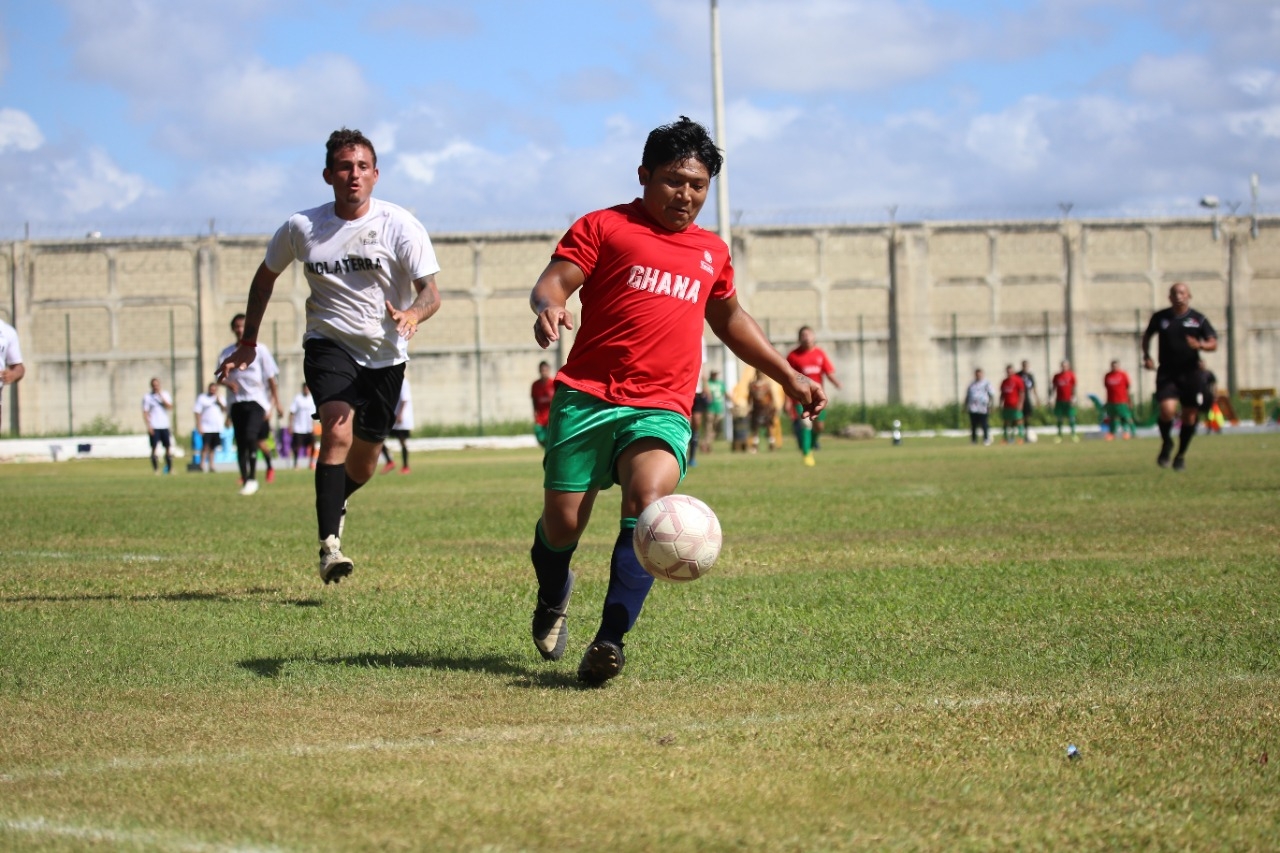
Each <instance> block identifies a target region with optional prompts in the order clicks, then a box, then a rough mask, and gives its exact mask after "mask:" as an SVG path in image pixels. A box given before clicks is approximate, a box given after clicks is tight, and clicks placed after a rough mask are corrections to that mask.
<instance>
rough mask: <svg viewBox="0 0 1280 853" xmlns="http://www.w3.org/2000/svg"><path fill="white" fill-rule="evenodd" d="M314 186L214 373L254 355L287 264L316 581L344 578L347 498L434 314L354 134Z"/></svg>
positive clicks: (425, 271) (347, 569) (380, 436)
mask: <svg viewBox="0 0 1280 853" xmlns="http://www.w3.org/2000/svg"><path fill="white" fill-rule="evenodd" d="M323 174H324V181H325V183H326V184H328V185H329V186H330V187H332V188H333V201H331V202H328V203H326V204H323V205H320V206H319V207H314V208H311V209H309V210H303V211H300V212H298V213H295V214H294V215H293V216H291V217H289V219H288V221H286V222H285V224H284V225H282V226H281V227H280V229H279V230H278V231H276V233H275V236H273V237H272V238H271V242H270V243H268V244H267V253H266V257H265V258H264V259H263V262H262V264H261V265H260V266H259V267H258V271H257V272H256V273H255V274H254V277H253V283H252V284H251V285H250V286H249V303H248V307H247V308H246V309H245V313H246V314H247V319H246V320H245V334H244V337H243V338H241V340H240V345H239V347H238V348H237V349H236V350H235V351H234V352H233V353H231V354H229V355H224V357H223V358H222V360H221V361H222V366H221V368H220V370H222V371H229V370H233V369H242V368H244V367H247V366H248V365H250V364H252V363H253V362H254V359H255V358H257V355H258V349H259V348H258V347H257V339H258V328H259V326H260V325H261V323H262V318H263V315H264V314H265V313H266V310H267V303H268V302H269V301H270V299H271V291H272V290H273V289H274V287H275V281H276V279H277V278H278V277H279V276H280V274H281V273H282V272H284V270H285V269H286V268H287V267H288V266H289V264H290V263H292V262H293V261H298V262H299V263H300V264H302V268H303V274H304V275H305V276H306V279H307V284H308V285H310V288H311V295H310V297H309V298H308V299H307V331H306V334H304V335H303V344H302V346H303V350H304V352H305V357H304V359H303V374H304V375H305V377H306V380H307V385H308V386H309V387H310V388H311V393H312V394H313V395H314V396H315V400H316V408H317V411H318V413H319V416H320V458H319V460H318V462H317V464H316V526H317V528H318V531H319V534H320V578H321V579H322V580H323V581H324V582H325V583H326V584H329V583H336V582H338V581H340V580H341V579H342V578H344V577H346V576H347V575H349V574H351V569H352V566H353V564H352V562H351V559H350V558H348V557H347V556H346V555H344V554H343V553H342V551H341V544H342V541H341V536H342V532H343V520H344V518H345V515H346V506H347V499H348V498H349V497H350V496H351V495H352V493H353V492H355V491H356V490H357V489H359V488H360V487H361V486H363V485H364V484H365V483H367V482H368V481H369V479H370V478H371V477H372V476H373V474H374V472H375V471H376V470H377V467H378V458H379V455H380V454H381V451H382V443H383V442H384V441H386V438H387V435H388V434H389V433H390V431H391V428H392V425H393V424H394V422H395V410H396V403H397V401H398V400H399V399H400V385H401V383H402V381H403V379H404V366H405V362H406V361H408V360H409V339H410V338H412V337H413V335H414V334H415V333H416V332H417V330H418V325H419V324H421V323H424V322H426V321H427V320H428V319H430V318H431V316H432V315H434V314H435V313H436V311H438V310H439V309H440V291H439V289H438V288H437V287H436V279H435V276H436V273H438V272H439V271H440V265H439V264H438V263H437V262H436V255H435V250H434V249H433V248H432V246H431V239H430V237H428V236H427V230H426V229H425V228H423V227H422V223H420V222H419V221H418V220H417V219H416V218H415V217H414V216H413V214H411V213H409V211H407V210H405V209H404V208H402V207H399V206H397V205H394V204H390V203H388V202H385V201H382V200H380V199H375V198H373V188H374V186H376V185H377V183H378V155H377V152H376V151H375V150H374V147H373V143H372V142H370V141H369V140H368V138H366V137H365V136H364V135H363V134H362V133H360V131H358V130H350V129H348V128H345V127H344V128H341V129H340V130H335V131H334V132H333V133H331V134H330V135H329V140H328V142H326V143H325V168H324V173H323Z"/></svg>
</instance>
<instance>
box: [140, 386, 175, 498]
mask: <svg viewBox="0 0 1280 853" xmlns="http://www.w3.org/2000/svg"><path fill="white" fill-rule="evenodd" d="M172 408H173V398H172V397H170V396H169V392H168V391H164V390H162V389H161V388H160V379H159V377H152V379H151V391H150V393H148V394H147V395H146V396H144V397H143V398H142V420H143V421H144V422H145V423H146V425H147V436H148V437H149V438H150V440H151V470H152V471H155V472H156V473H157V474H159V473H160V461H159V460H158V459H156V448H158V447H160V446H162V445H163V446H164V472H165V473H166V474H168V473H169V472H170V471H171V470H173V437H172V434H171V432H170V431H171V430H172V429H173V424H172V423H171V422H170V420H169V410H170V409H172Z"/></svg>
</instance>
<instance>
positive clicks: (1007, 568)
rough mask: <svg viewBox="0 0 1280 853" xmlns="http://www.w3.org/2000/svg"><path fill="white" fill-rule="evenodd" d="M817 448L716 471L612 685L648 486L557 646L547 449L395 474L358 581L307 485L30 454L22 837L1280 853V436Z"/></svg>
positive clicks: (12, 800)
mask: <svg viewBox="0 0 1280 853" xmlns="http://www.w3.org/2000/svg"><path fill="white" fill-rule="evenodd" d="M826 444H827V446H825V447H824V449H823V450H822V451H820V453H819V454H818V462H819V464H818V467H816V468H812V469H809V468H805V467H803V466H802V465H801V464H800V457H799V455H798V454H797V453H795V452H793V451H792V450H791V449H790V448H788V450H787V452H779V453H777V454H760V455H757V456H752V457H746V456H741V455H734V456H731V455H730V454H729V453H727V452H725V450H724V448H723V446H722V447H721V448H720V449H719V450H718V451H717V452H716V453H714V454H711V455H709V456H704V457H703V458H702V460H701V465H700V466H699V467H697V468H696V469H694V470H693V471H692V472H691V474H690V476H689V477H688V478H687V479H686V481H685V483H684V486H683V487H682V491H687V492H689V493H691V494H695V495H697V496H699V497H701V498H703V499H704V500H706V501H707V502H708V503H710V504H711V506H712V507H714V508H715V509H716V510H717V512H718V513H719V515H720V518H721V521H722V523H723V526H724V530H725V537H726V546H725V550H724V553H723V555H722V557H721V561H720V563H719V564H718V565H717V566H716V568H715V571H714V572H712V574H711V575H710V576H708V577H707V578H704V579H702V580H699V581H696V582H695V583H692V584H687V585H679V586H677V585H671V584H660V585H659V586H657V587H656V588H655V591H654V594H653V595H652V596H651V597H650V600H649V604H648V606H647V608H646V610H645V613H644V615H643V616H642V617H641V620H640V623H639V625H638V626H637V628H636V630H635V632H633V634H632V635H631V637H630V640H629V642H628V645H627V655H628V661H627V669H626V671H625V672H624V673H623V675H622V676H621V677H620V678H619V679H617V680H615V681H614V682H612V683H610V684H609V685H607V686H606V687H604V688H603V689H581V688H579V686H578V685H577V682H576V680H575V677H574V673H575V670H576V666H577V662H578V658H579V656H580V655H581V651H582V649H583V648H584V647H585V644H586V643H587V641H588V640H589V639H590V638H591V635H592V633H593V632H594V629H595V624H596V620H597V618H598V614H599V607H600V602H601V599H602V597H603V592H604V585H605V582H606V579H607V560H608V549H609V547H610V546H611V543H612V540H613V536H614V533H615V531H616V514H617V494H616V491H614V492H611V493H605V495H604V496H603V497H602V499H601V500H600V501H599V502H598V504H597V512H596V519H595V522H594V524H593V527H592V529H591V530H590V531H589V533H588V535H587V537H586V538H585V539H584V540H583V543H582V546H581V547H580V548H579V552H578V556H577V558H576V560H575V567H576V568H577V570H578V573H579V584H578V588H577V591H576V592H575V598H574V603H573V607H572V609H571V613H570V630H571V637H570V649H569V652H568V653H567V654H566V656H565V659H564V660H563V661H560V662H558V663H555V664H548V663H544V662H542V661H541V660H540V659H539V658H538V656H537V654H536V652H535V651H534V649H533V646H532V643H531V641H530V640H529V637H528V627H529V615H530V612H531V610H532V599H533V585H532V570H531V569H530V568H529V566H528V555H527V552H528V547H529V543H530V541H531V535H532V529H533V522H534V520H535V518H536V515H537V513H538V510H539V507H540V501H541V487H540V467H539V461H540V459H539V456H538V454H537V453H536V452H533V451H502V452H499V451H492V452H491V451H466V452H458V453H437V454H433V455H426V454H419V455H417V456H416V457H415V458H414V460H413V465H414V472H413V474H412V475H410V476H400V475H398V474H393V475H386V476H383V475H379V476H378V478H377V480H376V482H374V483H373V484H371V486H369V487H368V488H366V489H365V490H364V491H362V492H361V493H359V494H358V495H357V496H356V497H355V498H354V499H353V501H352V509H351V513H350V521H349V525H348V530H347V537H346V539H345V540H344V546H345V547H344V550H346V551H348V553H350V554H351V555H352V556H353V557H354V559H355V560H356V571H355V574H354V575H353V577H352V578H350V579H349V580H348V581H347V582H344V583H343V584H342V585H341V586H340V587H329V588H324V587H323V586H322V585H321V584H320V582H319V580H318V579H317V577H316V574H315V557H314V555H315V548H316V546H315V532H314V522H313V509H312V501H313V491H312V481H311V477H310V474H309V473H304V472H297V473H295V472H291V471H284V472H282V473H281V475H280V477H279V478H278V481H277V482H276V483H275V484H274V485H272V486H268V487H264V488H263V490H262V491H261V492H260V493H259V494H258V495H257V496H255V497H252V498H242V497H240V496H238V495H237V494H236V486H235V480H234V475H232V474H216V475H197V474H188V473H186V472H182V473H175V474H174V475H172V476H170V477H167V478H158V477H154V476H152V475H151V472H150V469H149V466H148V465H147V463H146V462H145V461H141V460H139V461H129V462H84V463H62V464H31V465H7V466H0V490H2V493H3V494H4V496H5V499H4V514H3V517H4V521H5V524H4V528H3V529H4V537H3V539H2V540H0V722H2V724H3V734H2V735H0V849H24V850H85V849H95V850H96V849H130V850H133V849H141V850H147V849H165V850H168V849H191V850H240V849H244V850H249V849H251V850H331V849H333V850H383V849H404V850H487V851H508V850H622V851H630V850H676V851H680V850H689V851H692V850H699V851H701V850H712V851H716V850H725V851H729V850H732V851H743V850H747V851H755V850H759V851H774V850H797V851H807V850H845V849H911V850H916V849H993V850H994V849H1001V850H1004V849H1044V848H1066V847H1076V848H1084V849H1096V850H1100V849H1134V848H1143V849H1199V850H1205V849H1232V850H1250V849H1256V850H1267V849H1275V848H1276V846H1277V844H1278V843H1280V841H1278V839H1280V720H1278V719H1277V714H1278V712H1280V464H1278V463H1280V433H1269V434H1255V435H1231V436H1215V437H1203V436H1202V437H1200V438H1198V439H1197V440H1196V444H1195V445H1194V446H1193V447H1192V451H1191V454H1190V456H1189V469H1188V471H1186V472H1185V473H1182V474H1174V473H1173V472H1170V471H1164V470H1160V469H1158V468H1157V467H1156V466H1155V464H1154V457H1155V454H1156V449H1157V448H1156V444H1155V442H1153V441H1150V440H1138V441H1131V442H1117V443H1114V444H1105V443H1103V442H1100V441H1097V440H1086V441H1083V442H1081V443H1080V444H1077V445H1072V444H1065V445H1061V446H1057V445H1053V444H1050V443H1047V442H1043V441H1042V442H1041V443H1040V444H1037V445H1028V446H1022V447H1002V446H995V447H990V448H982V447H971V446H970V445H969V443H968V442H967V441H964V440H953V439H932V440H910V439H909V440H908V441H907V442H906V443H905V444H904V445H903V446H901V447H892V446H890V445H889V443H888V442H884V441H877V442H869V443H860V444H852V443H841V442H838V441H836V440H828V442H827V443H826ZM1068 744H1075V745H1076V746H1077V747H1078V748H1079V753H1080V758H1079V760H1075V761H1069V760H1068V759H1067V754H1066V749H1067V746H1068ZM1268 752H1275V753H1276V756H1277V762H1276V763H1274V764H1271V763H1268V761H1267V755H1268Z"/></svg>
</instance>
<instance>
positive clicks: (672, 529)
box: [632, 495, 724, 581]
mask: <svg viewBox="0 0 1280 853" xmlns="http://www.w3.org/2000/svg"><path fill="white" fill-rule="evenodd" d="M723 541H724V540H723V536H722V535H721V533H720V519H718V518H716V514H715V513H714V512H712V511H711V507H709V506H707V505H706V504H704V503H703V502H702V501H700V500H698V499H697V498H692V497H689V496H688V495H667V496H666V497H665V498H658V499H657V500H656V501H654V502H653V503H651V504H649V505H648V506H647V507H645V508H644V512H642V513H640V517H639V518H638V519H636V530H635V534H634V535H633V537H632V544H633V545H634V547H635V549H636V557H637V558H638V559H639V560H640V565H641V566H644V570H645V571H647V572H648V573H649V574H651V575H653V576H654V577H655V578H659V579H661V580H664V581H691V580H696V579H697V578H700V577H702V576H703V575H705V574H706V573H707V572H709V571H711V567H712V566H713V565H715V562H716V557H718V556H720V545H721V543H722V542H723Z"/></svg>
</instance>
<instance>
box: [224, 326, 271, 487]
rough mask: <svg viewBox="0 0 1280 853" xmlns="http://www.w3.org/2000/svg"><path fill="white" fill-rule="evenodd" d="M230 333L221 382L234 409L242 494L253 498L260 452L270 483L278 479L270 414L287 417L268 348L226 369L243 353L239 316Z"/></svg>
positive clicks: (232, 416) (232, 422)
mask: <svg viewBox="0 0 1280 853" xmlns="http://www.w3.org/2000/svg"><path fill="white" fill-rule="evenodd" d="M231 331H232V333H233V334H234V335H235V336H236V342H235V343H234V344H231V345H229V346H228V347H227V348H226V349H224V350H223V351H222V355H220V356H218V364H220V365H222V366H221V367H219V368H218V381H219V382H221V383H222V384H223V385H225V386H227V388H228V390H229V393H228V395H227V402H228V403H229V404H230V407H231V426H232V428H233V429H234V430H235V436H236V460H237V461H238V462H239V464H240V494H242V495H252V494H256V493H257V491H258V479H257V478H258V451H259V450H261V451H262V457H263V459H264V460H266V463H267V482H268V483H270V482H271V481H272V480H274V479H275V469H274V468H273V467H272V466H271V451H270V450H269V449H268V447H267V444H266V440H267V436H269V435H270V434H271V420H270V417H271V410H272V409H275V411H276V412H277V413H278V414H279V415H280V416H281V417H284V409H283V408H281V406H280V389H279V387H278V386H277V384H276V378H277V377H278V376H279V375H280V368H278V367H277V366H276V360H275V359H274V358H272V356H271V350H269V349H267V348H266V347H265V346H260V347H257V358H256V359H254V360H253V361H249V362H247V363H245V364H243V365H240V366H238V367H234V368H227V364H226V362H227V359H229V358H231V356H232V355H233V354H234V353H237V352H239V351H240V349H241V348H242V346H243V340H244V335H245V318H244V315H243V314H237V315H236V316H234V317H232V318H231Z"/></svg>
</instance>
